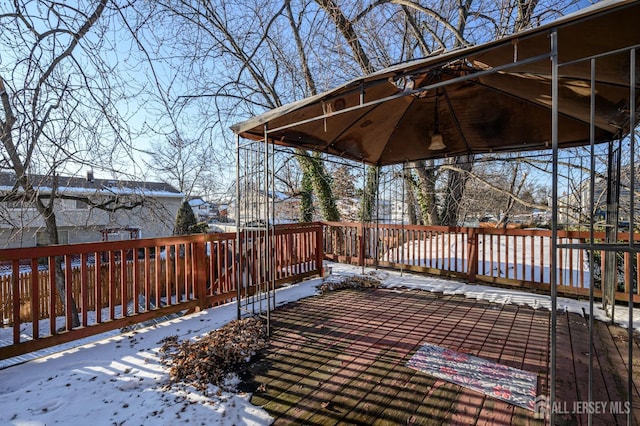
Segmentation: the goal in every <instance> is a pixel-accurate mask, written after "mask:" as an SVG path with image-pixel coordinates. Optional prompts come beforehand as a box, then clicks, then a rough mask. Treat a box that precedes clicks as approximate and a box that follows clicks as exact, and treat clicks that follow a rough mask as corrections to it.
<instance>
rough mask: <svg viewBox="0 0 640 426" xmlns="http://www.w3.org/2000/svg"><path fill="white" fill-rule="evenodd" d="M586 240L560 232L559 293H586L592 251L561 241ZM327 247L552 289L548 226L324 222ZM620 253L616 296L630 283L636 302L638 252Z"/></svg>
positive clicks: (367, 258)
mask: <svg viewBox="0 0 640 426" xmlns="http://www.w3.org/2000/svg"><path fill="white" fill-rule="evenodd" d="M604 238H605V235H604V232H596V233H595V234H594V239H595V240H596V241H595V242H598V241H602V240H604ZM618 240H619V241H623V242H624V241H628V240H629V234H628V233H621V234H619V236H618ZM636 240H640V236H637V235H636ZM588 241H589V233H588V232H577V231H559V232H558V241H557V243H558V245H559V246H560V247H561V248H559V249H558V252H557V253H558V254H557V267H558V268H557V272H558V273H557V289H558V293H559V294H564V295H573V296H587V295H588V294H589V283H590V276H589V270H590V268H589V263H588V262H589V259H588V253H587V251H586V250H582V249H577V248H567V247H564V246H566V245H575V244H581V243H585V242H588ZM562 247H564V248H562ZM324 251H325V258H326V259H330V260H334V261H338V262H345V263H351V264H354V265H369V266H384V267H391V268H395V269H401V270H411V271H417V272H428V273H431V274H437V275H445V276H449V277H454V278H460V279H463V280H465V281H467V282H470V283H473V282H483V283H491V284H498V285H505V286H513V287H520V288H527V289H532V290H542V291H548V290H549V283H550V280H551V272H550V271H551V231H550V230H539V229H490V228H463V227H444V226H414V225H389V224H377V225H376V224H362V223H339V222H327V223H325V228H324ZM602 253H603V252H602V250H596V251H594V263H595V268H594V271H595V274H594V282H595V285H594V294H595V296H596V297H601V295H602V293H601V290H600V287H601V277H602V276H603V274H602V271H604V256H603V255H602ZM618 258H619V261H618V266H617V269H618V271H619V274H618V275H620V284H619V287H618V291H617V292H616V299H617V300H620V301H628V300H629V296H628V294H629V293H628V292H629V287H630V286H631V288H632V292H633V294H634V296H633V297H634V302H640V292H639V288H638V287H639V286H638V282H640V257H639V256H637V254H635V253H632V252H625V253H620V255H619V256H618Z"/></svg>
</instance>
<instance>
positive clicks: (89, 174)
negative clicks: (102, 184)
mask: <svg viewBox="0 0 640 426" xmlns="http://www.w3.org/2000/svg"><path fill="white" fill-rule="evenodd" d="M87 182H93V170H87Z"/></svg>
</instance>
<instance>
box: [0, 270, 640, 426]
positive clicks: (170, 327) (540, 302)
mask: <svg viewBox="0 0 640 426" xmlns="http://www.w3.org/2000/svg"><path fill="white" fill-rule="evenodd" d="M331 267H332V269H333V274H334V275H336V276H343V275H349V274H359V273H361V272H362V269H361V268H359V267H351V266H347V265H341V264H331ZM372 272H373V270H372V269H366V270H365V273H372ZM375 276H376V277H377V278H378V279H381V280H382V281H383V284H384V286H386V287H388V288H391V289H394V288H398V289H399V288H400V287H408V288H417V289H423V290H426V291H433V292H441V293H444V294H456V295H465V296H466V297H469V298H476V299H482V300H487V301H491V302H495V303H502V304H518V305H527V306H531V307H534V308H537V309H549V307H550V305H551V304H550V300H549V297H548V296H545V295H536V294H529V293H524V292H518V291H513V290H507V289H500V288H493V287H488V286H480V285H466V284H464V283H462V282H456V281H450V280H444V279H439V278H432V277H425V276H418V275H412V274H406V273H405V274H404V275H401V274H400V273H399V272H394V271H377V272H375ZM321 283H322V280H321V279H312V280H308V281H305V282H302V283H299V284H295V285H292V286H289V287H286V288H283V289H281V290H279V291H278V292H277V296H276V299H277V303H278V305H282V304H285V303H289V302H291V301H295V300H298V299H301V298H304V297H309V296H313V295H315V294H316V293H317V288H316V287H317V286H318V285H320V284H321ZM558 309H559V310H562V311H569V312H575V313H578V314H580V315H582V314H583V313H584V312H587V313H588V312H589V305H588V303H586V302H582V301H575V300H571V299H565V298H558ZM594 314H595V318H597V319H603V320H604V319H606V316H605V314H604V312H603V311H602V310H600V309H595V312H594ZM616 314H617V315H616V316H617V319H616V322H617V323H619V324H620V325H622V326H623V327H627V326H628V322H627V317H628V311H627V309H626V307H620V308H618V309H616ZM235 316H236V305H235V304H230V305H225V306H220V307H216V308H212V309H209V310H206V311H203V312H200V313H197V314H193V315H190V316H188V317H180V318H176V319H173V320H170V321H168V322H166V323H162V324H157V325H154V326H151V327H148V328H145V329H139V330H135V331H132V332H128V333H125V334H122V335H118V336H110V337H107V338H105V339H103V340H100V341H96V342H93V343H88V344H84V345H82V346H79V347H76V348H73V349H68V350H65V351H62V352H59V353H55V354H52V355H47V356H45V357H43V358H40V359H36V360H32V361H29V362H27V363H24V364H21V365H16V366H12V367H9V368H5V369H3V370H0V424H10V425H45V424H46V425H51V424H56V423H65V424H67V425H74V424H86V423H92V424H95V425H114V424H115V425H120V424H131V425H139V424H154V425H155V424H176V423H187V422H188V423H189V424H203V425H204V424H206V425H209V424H225V425H227V424H235V425H242V424H246V425H262V424H269V423H271V421H272V419H271V417H270V416H269V415H268V414H267V413H266V412H265V411H264V410H262V409H261V408H259V407H256V406H253V405H251V404H250V403H249V399H250V395H248V394H243V393H241V392H238V393H234V392H229V391H224V390H222V389H219V388H216V387H214V386H210V387H209V389H208V390H207V393H206V396H205V395H204V394H203V393H202V392H200V391H198V390H196V389H195V388H193V387H191V386H173V387H170V388H169V387H167V384H168V382H169V375H168V368H167V367H165V366H164V365H162V364H161V361H160V358H161V357H160V354H159V349H160V347H161V346H162V342H161V341H162V340H163V339H164V338H166V337H168V336H172V335H176V336H178V339H179V340H185V339H194V338H196V337H197V336H202V335H204V334H206V333H208V332H209V331H211V330H214V329H217V328H219V327H221V326H223V325H224V324H226V323H228V322H229V321H231V320H233V319H235ZM633 327H634V329H636V330H640V312H639V310H637V309H636V310H635V312H634V323H633ZM233 380H235V381H236V382H237V381H238V379H237V378H236V379H232V382H231V383H230V385H233Z"/></svg>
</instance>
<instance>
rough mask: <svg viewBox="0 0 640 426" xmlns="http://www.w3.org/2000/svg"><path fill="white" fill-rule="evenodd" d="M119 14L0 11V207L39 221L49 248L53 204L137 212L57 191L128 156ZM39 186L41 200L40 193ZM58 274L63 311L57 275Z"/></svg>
mask: <svg viewBox="0 0 640 426" xmlns="http://www.w3.org/2000/svg"><path fill="white" fill-rule="evenodd" d="M120 12H121V10H120V8H119V6H118V5H117V4H116V3H115V2H112V1H109V0H92V1H87V2H82V3H79V4H66V3H63V2H57V1H49V0H38V1H35V0H16V1H13V2H4V3H2V5H0V51H2V52H3V56H2V61H1V62H0V139H1V140H2V160H1V163H0V169H2V170H4V171H5V172H7V171H8V172H11V173H13V175H14V176H15V184H14V186H13V189H12V190H11V191H8V192H6V193H4V194H3V196H2V199H1V200H0V201H4V202H13V203H16V202H19V203H21V204H22V205H23V206H26V207H27V208H33V209H35V211H37V213H38V215H36V216H33V220H34V221H42V223H43V227H44V229H45V230H46V233H47V236H48V242H49V243H50V244H58V243H59V242H60V239H59V232H58V223H57V212H58V210H59V208H60V202H59V200H60V199H61V198H70V199H74V200H77V201H81V202H84V203H86V204H87V205H89V206H90V207H95V208H100V209H104V210H110V211H115V210H118V209H133V208H135V207H136V206H139V205H141V204H142V203H143V202H144V201H143V200H141V199H137V198H136V199H134V198H129V199H123V198H121V197H118V196H117V195H114V196H113V197H106V198H104V197H102V198H100V199H96V198H92V197H90V196H85V195H75V194H68V193H65V192H64V191H61V190H60V188H59V184H58V182H59V179H58V176H59V175H60V174H64V173H75V172H77V171H78V170H80V169H82V168H92V167H97V168H100V169H103V170H108V171H112V172H114V173H115V172H117V167H119V164H120V161H121V160H122V159H123V157H124V156H126V155H128V154H127V152H130V144H129V141H130V139H129V137H130V128H129V126H128V124H127V121H128V120H129V119H130V118H131V117H132V114H131V113H129V114H128V115H127V113H126V110H127V109H126V105H127V104H126V102H127V100H129V99H130V98H129V96H131V95H132V92H133V88H132V87H131V86H129V85H128V84H127V81H128V80H127V79H126V78H121V76H119V74H118V73H117V72H115V71H116V69H117V68H118V65H119V63H118V58H117V52H118V48H117V46H116V41H115V40H114V39H113V37H111V36H110V32H109V31H110V29H112V27H111V25H113V24H115V23H116V22H115V21H116V20H117V19H118V18H120V17H121V16H122V15H121V14H120ZM118 27H119V25H118ZM123 111H124V112H123ZM44 184H46V186H47V187H48V190H47V191H42V190H41V187H42V186H43V185H44ZM57 265H58V266H57V268H56V271H55V272H56V274H55V276H56V285H57V287H58V293H59V294H60V296H61V300H62V301H63V303H64V300H65V298H64V289H65V286H64V275H63V274H62V271H61V267H60V262H58V263H57ZM73 308H74V313H75V314H76V315H75V318H74V326H76V325H78V324H79V322H78V317H77V312H75V307H73Z"/></svg>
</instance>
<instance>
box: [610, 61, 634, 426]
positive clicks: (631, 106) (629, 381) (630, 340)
mask: <svg viewBox="0 0 640 426" xmlns="http://www.w3.org/2000/svg"><path fill="white" fill-rule="evenodd" d="M629 56H630V62H631V65H630V75H629V87H630V90H629V113H630V120H629V144H630V149H629V152H630V155H631V161H630V162H629V163H630V164H629V168H630V169H631V170H630V178H629V188H630V189H629V247H633V246H634V239H635V235H634V227H635V223H634V222H635V221H634V211H635V207H636V206H635V195H634V192H635V189H636V188H635V175H636V172H635V170H636V169H635V143H636V137H635V120H636V49H631V52H630V54H629ZM632 253H633V252H632ZM638 255H639V254H638V253H636V256H638ZM629 259H632V256H629ZM628 281H629V283H628V284H629V288H628V289H627V290H628V292H629V326H628V327H627V331H628V333H629V335H628V342H627V344H628V348H627V350H628V357H629V359H628V360H627V365H628V366H629V371H628V372H627V395H628V398H629V399H628V402H629V407H631V406H632V402H633V401H632V400H633V388H634V385H633V346H634V339H633V280H631V279H630V280H628ZM637 285H639V286H640V283H637ZM614 302H615V300H614ZM632 421H633V413H632V411H631V410H629V412H628V413H627V425H628V426H631V423H632Z"/></svg>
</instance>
